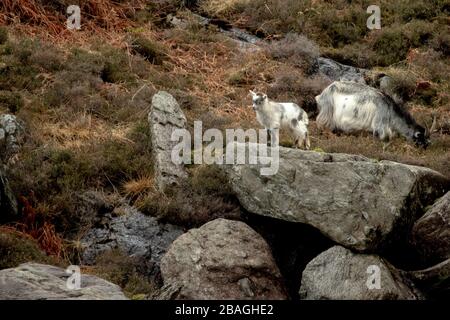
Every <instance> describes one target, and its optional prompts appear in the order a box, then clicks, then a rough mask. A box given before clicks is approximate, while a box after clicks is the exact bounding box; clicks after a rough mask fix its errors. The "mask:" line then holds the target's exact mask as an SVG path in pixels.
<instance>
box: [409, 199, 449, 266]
mask: <svg viewBox="0 0 450 320" xmlns="http://www.w3.org/2000/svg"><path fill="white" fill-rule="evenodd" d="M412 242H413V244H414V246H415V248H416V249H417V251H418V252H419V253H420V255H421V257H422V258H423V260H424V261H427V262H428V263H430V262H440V261H442V260H446V259H449V258H450V192H447V193H446V194H445V195H444V196H443V197H442V198H440V199H439V200H438V201H436V203H435V204H433V205H432V206H431V208H430V209H429V210H428V211H427V212H426V213H425V214H424V215H423V216H422V217H421V218H420V219H419V220H417V222H416V223H415V224H414V227H413V229H412Z"/></svg>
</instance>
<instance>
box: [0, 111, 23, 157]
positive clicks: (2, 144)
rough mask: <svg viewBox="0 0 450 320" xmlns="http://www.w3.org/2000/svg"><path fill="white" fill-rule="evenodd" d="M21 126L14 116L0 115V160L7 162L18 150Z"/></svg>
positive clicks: (21, 133) (21, 132)
mask: <svg viewBox="0 0 450 320" xmlns="http://www.w3.org/2000/svg"><path fill="white" fill-rule="evenodd" d="M23 132H24V130H23V126H22V124H21V123H20V122H19V120H18V119H17V117H16V116H14V115H11V114H2V115H0V160H1V161H2V162H7V161H8V160H9V159H11V158H12V157H13V156H14V155H15V154H17V152H19V150H20V144H21V142H22V139H23Z"/></svg>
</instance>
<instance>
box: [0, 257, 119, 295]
mask: <svg viewBox="0 0 450 320" xmlns="http://www.w3.org/2000/svg"><path fill="white" fill-rule="evenodd" d="M70 276H71V273H66V270H64V269H61V268H58V267H54V266H50V265H44V264H38V263H25V264H21V265H20V266H18V267H17V268H11V269H4V270H0V300H125V299H126V297H125V296H124V294H123V293H122V290H121V289H120V287H119V286H117V285H115V284H113V283H110V282H108V281H106V280H103V279H101V278H98V277H95V276H92V275H86V274H81V288H80V289H71V288H70V286H68V285H67V280H68V278H69V277H70Z"/></svg>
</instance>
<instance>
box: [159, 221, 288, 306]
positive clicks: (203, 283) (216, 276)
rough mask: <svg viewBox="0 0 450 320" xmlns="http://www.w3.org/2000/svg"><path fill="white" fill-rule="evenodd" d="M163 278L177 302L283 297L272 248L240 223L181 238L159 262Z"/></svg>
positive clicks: (211, 227) (217, 223) (216, 224)
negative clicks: (179, 300) (184, 300)
mask: <svg viewBox="0 0 450 320" xmlns="http://www.w3.org/2000/svg"><path fill="white" fill-rule="evenodd" d="M161 273H162V276H163V279H164V285H165V287H167V288H172V289H171V290H169V291H170V292H171V295H172V297H175V298H177V299H200V300H204V299H286V298H287V295H286V290H285V288H284V285H283V280H282V277H281V274H280V272H279V270H278V267H277V266H276V264H275V261H274V258H273V257H272V253H271V250H270V247H269V246H268V244H267V243H266V242H265V241H264V239H263V238H262V237H261V236H260V235H259V234H258V233H256V232H255V231H254V230H253V229H251V228H250V227H249V226H247V225H246V224H245V223H243V222H240V221H231V220H226V219H216V220H214V221H211V222H208V223H206V224H204V225H203V226H202V227H200V228H198V229H191V230H190V231H189V232H187V233H185V234H183V235H182V236H180V237H179V238H178V239H177V240H175V241H174V242H173V243H172V245H171V247H170V248H169V251H168V252H167V253H166V255H165V256H164V257H163V259H162V261H161ZM173 295H175V296H173Z"/></svg>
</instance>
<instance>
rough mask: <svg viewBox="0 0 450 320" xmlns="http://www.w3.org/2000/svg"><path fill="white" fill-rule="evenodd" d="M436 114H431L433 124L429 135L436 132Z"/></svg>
mask: <svg viewBox="0 0 450 320" xmlns="http://www.w3.org/2000/svg"><path fill="white" fill-rule="evenodd" d="M436 120H437V114H436V113H433V123H432V124H431V128H430V134H432V133H434V132H435V131H437V130H436V126H437V121H436Z"/></svg>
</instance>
